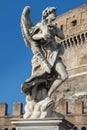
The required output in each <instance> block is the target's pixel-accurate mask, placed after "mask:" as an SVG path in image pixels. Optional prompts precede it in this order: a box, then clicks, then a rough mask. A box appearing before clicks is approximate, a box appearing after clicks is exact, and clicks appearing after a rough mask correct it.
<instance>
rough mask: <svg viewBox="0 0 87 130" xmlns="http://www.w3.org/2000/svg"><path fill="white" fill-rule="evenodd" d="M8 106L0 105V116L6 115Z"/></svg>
mask: <svg viewBox="0 0 87 130" xmlns="http://www.w3.org/2000/svg"><path fill="white" fill-rule="evenodd" d="M7 111H8V105H7V104H6V103H0V116H5V115H7Z"/></svg>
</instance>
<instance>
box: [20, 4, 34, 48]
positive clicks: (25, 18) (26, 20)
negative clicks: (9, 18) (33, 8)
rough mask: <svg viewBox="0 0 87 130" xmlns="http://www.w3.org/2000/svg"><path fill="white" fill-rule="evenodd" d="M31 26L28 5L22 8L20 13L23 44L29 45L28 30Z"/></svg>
mask: <svg viewBox="0 0 87 130" xmlns="http://www.w3.org/2000/svg"><path fill="white" fill-rule="evenodd" d="M32 26H33V24H32V22H31V20H30V7H29V6H26V7H25V8H24V9H23V12H22V15H21V31H22V35H23V38H24V42H25V44H26V45H27V46H28V47H30V39H31V36H30V32H29V29H30V28H31V27H32Z"/></svg>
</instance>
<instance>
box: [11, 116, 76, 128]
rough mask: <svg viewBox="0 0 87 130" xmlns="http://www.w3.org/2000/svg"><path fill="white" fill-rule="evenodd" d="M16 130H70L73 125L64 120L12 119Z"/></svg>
mask: <svg viewBox="0 0 87 130" xmlns="http://www.w3.org/2000/svg"><path fill="white" fill-rule="evenodd" d="M11 123H12V124H14V125H16V130H70V129H73V126H74V125H73V124H72V123H70V122H68V121H67V120H65V119H63V118H57V119H50V118H49V119H47V118H45V119H12V120H11Z"/></svg>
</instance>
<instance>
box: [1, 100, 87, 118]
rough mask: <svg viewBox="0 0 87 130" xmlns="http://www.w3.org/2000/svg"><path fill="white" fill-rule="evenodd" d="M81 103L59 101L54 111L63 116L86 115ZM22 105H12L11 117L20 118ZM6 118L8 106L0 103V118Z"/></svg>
mask: <svg viewBox="0 0 87 130" xmlns="http://www.w3.org/2000/svg"><path fill="white" fill-rule="evenodd" d="M84 104H85V103H84V102H83V101H74V102H73V103H72V104H71V103H70V102H66V101H59V102H58V105H57V106H56V110H57V111H58V112H60V113H62V114H64V115H67V114H81V115H82V114H86V112H85V110H84V108H85V107H84ZM23 107H24V106H23V104H22V103H14V104H13V113H12V114H11V116H12V115H13V116H20V115H23ZM3 116H8V105H7V104H5V103H0V117H3Z"/></svg>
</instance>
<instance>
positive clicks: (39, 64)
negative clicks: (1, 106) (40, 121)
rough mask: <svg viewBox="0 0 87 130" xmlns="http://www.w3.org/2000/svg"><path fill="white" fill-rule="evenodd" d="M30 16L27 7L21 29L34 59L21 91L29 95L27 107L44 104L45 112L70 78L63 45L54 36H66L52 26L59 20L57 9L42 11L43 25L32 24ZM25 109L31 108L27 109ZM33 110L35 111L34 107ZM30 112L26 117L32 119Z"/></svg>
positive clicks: (41, 23)
mask: <svg viewBox="0 0 87 130" xmlns="http://www.w3.org/2000/svg"><path fill="white" fill-rule="evenodd" d="M29 15H30V7H29V6H26V7H25V8H24V9H23V12H22V16H21V30H22V34H23V38H24V41H25V44H26V45H27V47H29V48H31V50H32V52H33V54H34V56H33V58H32V74H31V77H30V78H29V79H27V80H26V81H25V82H24V83H23V84H22V91H23V93H25V94H26V96H27V98H26V99H27V105H28V103H31V104H33V105H34V106H38V107H40V108H42V107H41V105H42V104H43V103H44V102H45V105H46V106H45V109H46V108H47V107H49V106H52V105H53V101H52V99H51V96H52V95H53V94H54V92H55V91H56V90H57V88H58V87H59V86H60V85H61V84H62V83H63V82H64V81H65V80H66V79H67V77H68V74H67V71H66V67H65V65H64V64H63V62H62V59H61V55H60V50H61V46H60V45H59V44H58V43H57V42H56V40H55V36H56V37H58V38H60V39H64V38H65V37H64V34H63V32H62V31H61V30H60V29H59V28H58V27H57V25H56V24H55V23H53V21H54V20H55V18H56V8H55V7H47V8H46V9H45V10H44V11H43V12H42V20H41V22H39V23H37V24H36V25H33V24H32V22H31V20H30V17H29ZM46 102H47V104H46ZM41 103H42V104H41ZM38 104H40V105H38ZM33 105H31V106H33ZM26 108H27V109H28V106H26ZM33 108H34V109H35V107H33ZM36 108H37V107H36ZM26 111H28V110H26ZM29 111H30V110H29ZM31 111H32V108H31ZM33 111H34V110H33ZM27 113H28V116H26V114H25V118H30V117H31V118H32V114H31V113H32V112H31V113H29V112H27ZM36 117H38V118H40V117H44V116H41V113H40V115H39V116H36Z"/></svg>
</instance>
